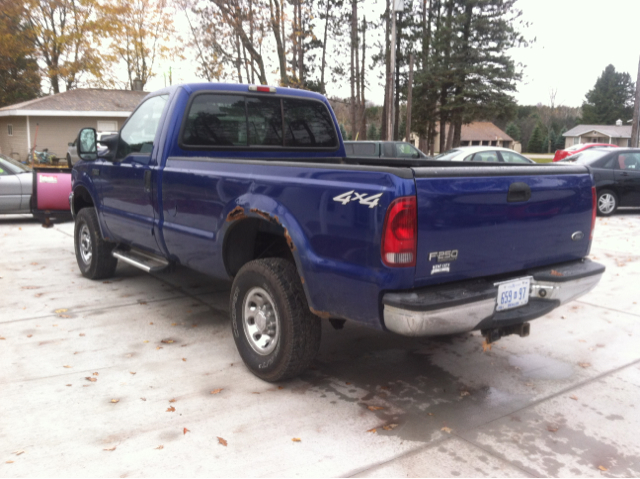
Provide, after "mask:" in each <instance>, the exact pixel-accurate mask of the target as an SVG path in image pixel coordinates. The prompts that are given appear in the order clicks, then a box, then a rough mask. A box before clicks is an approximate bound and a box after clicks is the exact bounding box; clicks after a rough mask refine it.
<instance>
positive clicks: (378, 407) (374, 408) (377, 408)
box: [367, 406, 384, 411]
mask: <svg viewBox="0 0 640 479" xmlns="http://www.w3.org/2000/svg"><path fill="white" fill-rule="evenodd" d="M367 409H368V410H369V411H379V410H380V409H384V408H383V407H382V406H367Z"/></svg>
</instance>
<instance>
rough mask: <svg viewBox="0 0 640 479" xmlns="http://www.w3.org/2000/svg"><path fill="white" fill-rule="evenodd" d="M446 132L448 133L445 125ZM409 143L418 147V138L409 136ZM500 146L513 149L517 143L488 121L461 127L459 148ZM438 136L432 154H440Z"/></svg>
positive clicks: (475, 122)
mask: <svg viewBox="0 0 640 479" xmlns="http://www.w3.org/2000/svg"><path fill="white" fill-rule="evenodd" d="M445 131H446V132H448V131H449V125H447V127H446V129H445ZM411 142H412V143H414V145H415V146H416V147H418V138H417V137H416V136H414V135H413V134H412V135H411ZM481 145H483V146H501V147H503V148H514V147H515V146H516V145H519V143H517V142H515V141H514V139H513V138H511V137H510V136H509V135H507V134H506V133H505V132H504V131H502V130H501V129H500V128H498V127H497V126H496V125H494V124H493V123H491V122H490V121H474V122H473V123H469V124H467V125H462V130H461V131H460V146H481ZM439 148H440V134H439V133H436V136H435V139H434V154H438V153H440V151H439Z"/></svg>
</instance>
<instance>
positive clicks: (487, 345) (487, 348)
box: [482, 339, 491, 353]
mask: <svg viewBox="0 0 640 479" xmlns="http://www.w3.org/2000/svg"><path fill="white" fill-rule="evenodd" d="M487 351H491V343H487V340H486V339H485V340H484V341H482V352H483V353H485V352H487Z"/></svg>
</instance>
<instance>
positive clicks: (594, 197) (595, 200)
mask: <svg viewBox="0 0 640 479" xmlns="http://www.w3.org/2000/svg"><path fill="white" fill-rule="evenodd" d="M591 208H592V211H591V234H590V235H589V239H590V240H592V239H593V230H594V229H595V227H596V213H597V212H598V194H597V193H596V187H595V186H592V187H591Z"/></svg>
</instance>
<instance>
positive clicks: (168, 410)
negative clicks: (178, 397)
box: [165, 406, 176, 412]
mask: <svg viewBox="0 0 640 479" xmlns="http://www.w3.org/2000/svg"><path fill="white" fill-rule="evenodd" d="M175 410H176V408H174V407H173V406H169V409H167V410H166V411H165V412H173V411H175Z"/></svg>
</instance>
